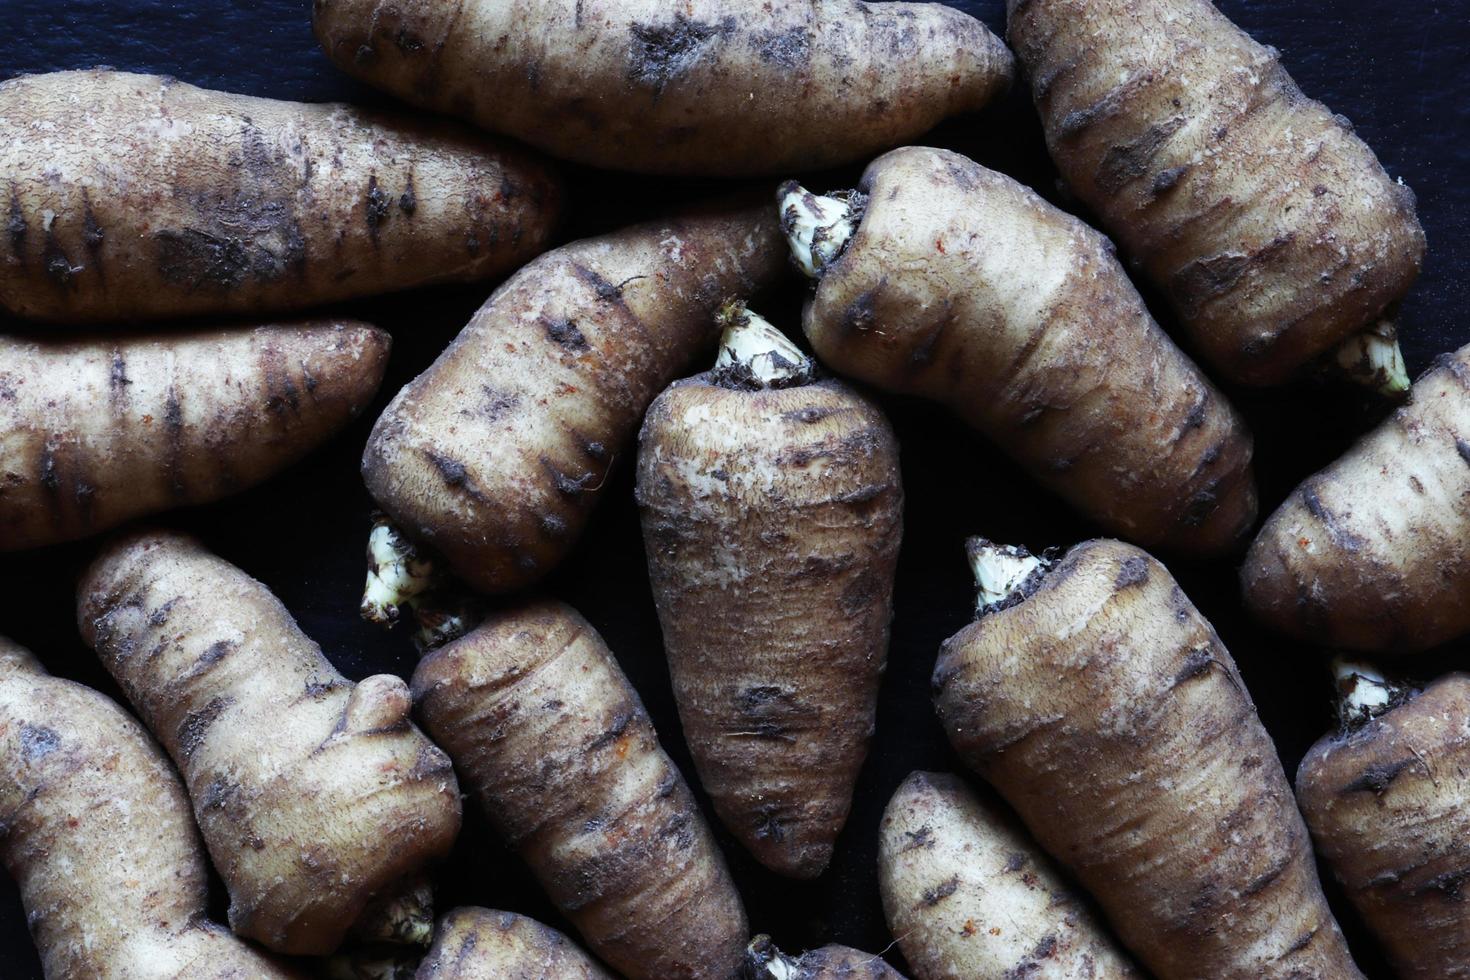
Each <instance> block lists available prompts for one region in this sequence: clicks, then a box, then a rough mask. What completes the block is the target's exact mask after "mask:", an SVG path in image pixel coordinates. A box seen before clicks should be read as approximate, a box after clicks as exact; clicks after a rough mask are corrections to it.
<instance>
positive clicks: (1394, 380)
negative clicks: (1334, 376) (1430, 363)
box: [1333, 320, 1411, 398]
mask: <svg viewBox="0 0 1470 980" xmlns="http://www.w3.org/2000/svg"><path fill="white" fill-rule="evenodd" d="M1333 356H1334V360H1335V361H1336V365H1337V370H1338V372H1339V373H1340V374H1341V375H1342V376H1343V377H1344V378H1346V379H1347V380H1348V381H1351V382H1352V383H1353V384H1357V385H1362V386H1363V387H1364V388H1368V389H1371V390H1372V391H1374V392H1375V393H1377V394H1379V395H1381V396H1383V397H1385V398H1399V397H1402V396H1403V394H1404V393H1405V392H1407V391H1408V390H1409V387H1410V384H1411V382H1410V381H1409V370H1408V368H1407V367H1406V366H1405V365H1404V352H1403V350H1402V349H1400V348H1399V333H1398V328H1397V327H1395V326H1394V324H1393V322H1392V321H1390V320H1380V321H1379V322H1378V324H1377V325H1375V326H1374V327H1372V328H1371V329H1369V330H1365V331H1363V332H1362V333H1360V334H1358V335H1357V336H1355V337H1349V338H1348V339H1347V340H1344V341H1343V342H1342V343H1341V344H1340V345H1338V348H1337V351H1336V352H1335V354H1334V355H1333Z"/></svg>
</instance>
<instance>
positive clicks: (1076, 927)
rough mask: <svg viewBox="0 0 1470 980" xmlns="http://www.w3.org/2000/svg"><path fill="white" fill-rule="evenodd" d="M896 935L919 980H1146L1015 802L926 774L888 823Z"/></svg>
mask: <svg viewBox="0 0 1470 980" xmlns="http://www.w3.org/2000/svg"><path fill="white" fill-rule="evenodd" d="M878 833H879V852H878V885H879V888H880V889H881V891H882V894H883V911H884V914H885V917H886V918H887V920H888V931H889V932H891V933H893V935H894V936H896V937H898V945H899V947H900V948H901V949H902V950H903V956H904V959H905V960H907V961H908V963H909V966H910V968H911V969H912V970H913V971H914V976H915V977H916V978H918V980H973V978H975V977H1025V978H1026V980H1115V978H1116V980H1141V978H1142V974H1141V973H1139V971H1138V970H1137V969H1136V968H1135V967H1134V966H1133V965H1132V963H1130V962H1129V961H1128V957H1127V956H1126V955H1125V954H1124V953H1122V952H1121V951H1120V950H1119V948H1118V946H1117V943H1116V941H1115V940H1114V939H1113V938H1112V937H1111V936H1110V935H1108V933H1107V931H1106V929H1104V928H1103V926H1102V925H1101V924H1100V923H1098V922H1097V921H1096V919H1094V917H1093V915H1092V912H1091V911H1090V910H1089V909H1088V908H1087V907H1086V906H1085V905H1083V904H1082V901H1081V900H1079V898H1078V896H1077V895H1076V894H1075V893H1074V891H1073V888H1072V886H1071V885H1069V884H1067V883H1066V882H1064V881H1063V880H1062V878H1061V876H1060V874H1059V873H1058V872H1057V871H1056V869H1055V868H1053V867H1052V864H1051V861H1050V860H1049V859H1048V858H1047V857H1046V855H1044V854H1043V853H1042V852H1041V849H1040V848H1038V847H1037V846H1036V843H1035V841H1033V840H1031V838H1030V836H1029V835H1027V833H1026V832H1025V830H1023V829H1021V827H1020V826H1018V825H1017V823H1016V820H1015V817H1014V816H1012V815H1011V814H1010V813H1009V812H1008V811H1007V810H1006V809H1005V806H1004V804H1001V803H999V802H998V801H995V800H994V799H993V798H982V797H981V796H979V795H977V794H976V793H974V792H972V791H971V790H970V789H968V788H967V787H966V786H965V784H964V783H963V782H961V781H960V780H959V779H957V778H955V777H954V776H949V775H940V774H938V773H928V772H916V773H913V774H912V775H910V776H909V778H908V779H906V780H904V782H903V784H902V785H900V786H899V787H898V790H897V792H895V793H894V794H893V799H891V800H890V801H889V802H888V809H887V810H885V811H884V813H883V823H882V825H881V827H880V828H879V831H878Z"/></svg>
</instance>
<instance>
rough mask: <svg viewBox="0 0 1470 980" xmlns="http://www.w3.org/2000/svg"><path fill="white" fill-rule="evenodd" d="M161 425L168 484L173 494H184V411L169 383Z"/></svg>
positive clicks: (175, 390)
mask: <svg viewBox="0 0 1470 980" xmlns="http://www.w3.org/2000/svg"><path fill="white" fill-rule="evenodd" d="M163 427H164V432H165V433H166V435H167V446H168V459H167V460H166V462H165V464H164V466H165V469H166V471H167V473H168V484H169V487H170V489H172V490H173V493H174V496H175V497H178V498H182V497H183V496H184V491H185V487H184V467H183V461H184V443H183V439H184V411H183V408H182V407H180V405H179V393H178V390H177V389H176V388H174V387H173V385H169V389H168V395H167V397H166V398H165V399H164V404H163Z"/></svg>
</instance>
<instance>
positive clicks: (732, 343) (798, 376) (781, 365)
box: [714, 300, 816, 389]
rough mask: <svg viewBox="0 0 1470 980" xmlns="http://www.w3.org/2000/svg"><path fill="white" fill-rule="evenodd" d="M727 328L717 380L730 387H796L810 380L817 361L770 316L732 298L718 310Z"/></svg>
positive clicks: (718, 364)
mask: <svg viewBox="0 0 1470 980" xmlns="http://www.w3.org/2000/svg"><path fill="white" fill-rule="evenodd" d="M719 322H720V324H721V326H723V327H724V328H725V332H724V335H723V336H721V337H720V353H719V356H718V357H716V358H715V369H714V380H715V382H716V383H718V384H722V385H725V386H726V387H731V388H751V389H757V388H796V387H799V386H801V385H804V384H810V383H811V381H812V378H813V377H814V375H815V372H816V362H814V361H813V360H812V359H811V358H810V357H807V356H806V354H804V353H802V350H801V348H800V347H797V346H796V344H795V343H793V342H792V340H791V338H790V337H787V336H786V335H785V334H784V333H782V332H781V331H780V330H777V329H776V328H775V326H773V325H772V324H771V322H770V321H769V320H767V319H766V318H765V317H763V316H761V315H760V314H758V313H752V312H751V311H750V310H749V309H748V308H746V306H745V304H744V303H743V302H740V301H738V300H731V301H730V302H728V303H726V304H725V305H724V306H723V307H722V308H721V309H720V314H719Z"/></svg>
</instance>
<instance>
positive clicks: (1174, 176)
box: [1149, 165, 1189, 197]
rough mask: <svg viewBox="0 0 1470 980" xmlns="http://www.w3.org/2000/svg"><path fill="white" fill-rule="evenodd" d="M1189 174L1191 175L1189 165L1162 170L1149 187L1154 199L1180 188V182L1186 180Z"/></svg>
mask: <svg viewBox="0 0 1470 980" xmlns="http://www.w3.org/2000/svg"><path fill="white" fill-rule="evenodd" d="M1187 173H1189V167H1188V166H1187V165H1186V166H1182V167H1170V168H1169V169H1167V170H1160V171H1159V172H1158V173H1157V174H1155V175H1154V182H1153V183H1152V184H1150V185H1149V192H1150V193H1151V194H1152V195H1153V196H1154V197H1162V196H1163V195H1165V194H1167V193H1169V192H1170V191H1172V190H1173V189H1174V188H1176V187H1178V186H1179V182H1180V181H1181V180H1183V179H1184V175H1185V174H1187Z"/></svg>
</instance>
